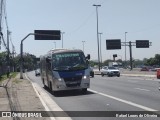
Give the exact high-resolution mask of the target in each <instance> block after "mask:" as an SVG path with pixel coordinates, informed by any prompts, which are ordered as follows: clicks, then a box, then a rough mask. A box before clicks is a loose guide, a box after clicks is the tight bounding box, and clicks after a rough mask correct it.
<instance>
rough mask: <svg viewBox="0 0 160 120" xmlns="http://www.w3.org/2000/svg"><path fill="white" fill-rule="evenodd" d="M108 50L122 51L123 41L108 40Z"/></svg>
mask: <svg viewBox="0 0 160 120" xmlns="http://www.w3.org/2000/svg"><path fill="white" fill-rule="evenodd" d="M106 48H107V50H114V49H121V39H107V40H106Z"/></svg>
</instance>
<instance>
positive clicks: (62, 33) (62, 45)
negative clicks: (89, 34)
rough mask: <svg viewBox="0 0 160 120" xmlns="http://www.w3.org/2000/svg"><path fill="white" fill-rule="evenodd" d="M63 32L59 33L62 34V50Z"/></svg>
mask: <svg viewBox="0 0 160 120" xmlns="http://www.w3.org/2000/svg"><path fill="white" fill-rule="evenodd" d="M64 33H65V32H61V34H62V48H63V34H64Z"/></svg>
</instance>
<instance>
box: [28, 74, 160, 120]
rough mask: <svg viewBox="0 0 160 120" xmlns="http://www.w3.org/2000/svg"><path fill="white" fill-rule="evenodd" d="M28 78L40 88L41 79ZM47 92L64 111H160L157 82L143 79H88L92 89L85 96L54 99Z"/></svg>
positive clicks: (73, 93) (75, 94) (65, 94)
mask: <svg viewBox="0 0 160 120" xmlns="http://www.w3.org/2000/svg"><path fill="white" fill-rule="evenodd" d="M28 76H29V78H30V79H31V80H32V81H34V82H36V83H38V84H39V85H40V86H41V87H43V85H42V83H41V79H40V76H38V77H36V76H35V75H34V72H29V73H28ZM47 93H48V95H49V96H50V97H51V98H52V99H53V100H54V101H55V102H56V103H57V104H58V106H60V108H62V109H63V110H64V111H160V91H159V90H158V80H152V79H148V80H147V79H145V80H144V79H143V77H125V76H121V77H107V76H104V77H101V76H100V75H95V77H94V78H91V87H90V89H88V92H87V94H86V95H83V94H82V93H81V92H80V91H66V92H59V93H58V95H57V96H54V95H52V94H50V92H49V91H47ZM73 119H75V120H81V119H95V120H97V119H104V120H106V117H99V118H96V117H94V118H90V117H87V118H86V117H85V118H84V117H83V118H81V117H76V118H73ZM108 119H112V120H113V119H115V120H117V118H111V117H109V118H107V120H108ZM119 119H120V118H119ZM119 119H118V120H119ZM121 119H123V120H124V119H127V118H121ZM133 119H134V120H136V119H139V118H132V120H133ZM141 119H145V120H146V119H147V120H150V119H154V120H155V119H157V120H158V119H159V118H146V117H144V118H141Z"/></svg>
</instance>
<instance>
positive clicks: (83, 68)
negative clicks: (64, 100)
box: [40, 49, 90, 93]
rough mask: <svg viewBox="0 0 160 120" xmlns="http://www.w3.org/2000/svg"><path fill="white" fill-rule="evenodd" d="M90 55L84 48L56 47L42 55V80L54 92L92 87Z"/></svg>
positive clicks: (85, 89)
mask: <svg viewBox="0 0 160 120" xmlns="http://www.w3.org/2000/svg"><path fill="white" fill-rule="evenodd" d="M89 59H90V55H89V54H88V55H87V56H86V57H85V55H84V53H83V51H82V50H75V49H74V50H69V49H54V50H50V51H49V52H48V53H47V54H46V55H43V56H40V72H41V80H42V83H43V85H44V87H47V88H49V89H50V90H51V91H52V93H55V92H57V91H62V90H74V89H81V90H82V92H83V93H86V92H87V88H89V87H90V69H89Z"/></svg>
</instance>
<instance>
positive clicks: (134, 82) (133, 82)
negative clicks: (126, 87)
mask: <svg viewBox="0 0 160 120" xmlns="http://www.w3.org/2000/svg"><path fill="white" fill-rule="evenodd" d="M128 82H131V83H137V82H138V81H133V80H128Z"/></svg>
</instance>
